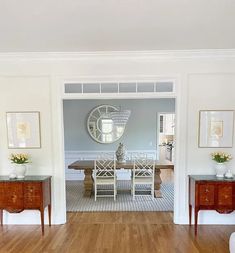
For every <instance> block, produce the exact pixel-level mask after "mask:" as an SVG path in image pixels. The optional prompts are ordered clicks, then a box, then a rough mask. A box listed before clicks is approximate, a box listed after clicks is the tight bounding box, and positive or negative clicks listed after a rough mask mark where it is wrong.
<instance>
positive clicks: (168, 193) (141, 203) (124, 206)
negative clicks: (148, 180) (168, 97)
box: [66, 180, 174, 212]
mask: <svg viewBox="0 0 235 253" xmlns="http://www.w3.org/2000/svg"><path fill="white" fill-rule="evenodd" d="M130 187H131V182H130V181H128V180H118V183H117V189H118V191H117V199H116V201H114V200H113V198H111V197H110V198H107V197H105V198H101V197H100V198H97V201H96V202H95V199H94V196H92V197H91V198H87V197H83V181H66V204H67V211H68V212H94V211H173V205H174V186H173V183H162V185H161V191H162V198H155V199H154V200H152V198H151V197H150V196H136V199H135V200H134V201H133V200H132V196H131V194H130V191H128V189H130Z"/></svg>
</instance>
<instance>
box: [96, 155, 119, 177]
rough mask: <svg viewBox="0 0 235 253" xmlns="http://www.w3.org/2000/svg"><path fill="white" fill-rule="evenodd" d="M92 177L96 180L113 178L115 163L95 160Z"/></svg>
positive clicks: (106, 160) (108, 160) (107, 160)
mask: <svg viewBox="0 0 235 253" xmlns="http://www.w3.org/2000/svg"><path fill="white" fill-rule="evenodd" d="M94 165H95V166H94V174H95V175H94V176H95V179H96V178H113V177H115V176H116V161H115V160H114V159H112V160H111V159H100V160H95V164H94Z"/></svg>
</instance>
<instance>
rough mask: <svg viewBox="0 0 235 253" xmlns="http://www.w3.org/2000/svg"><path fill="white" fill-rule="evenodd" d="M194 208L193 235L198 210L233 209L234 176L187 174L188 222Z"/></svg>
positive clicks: (226, 211)
mask: <svg viewBox="0 0 235 253" xmlns="http://www.w3.org/2000/svg"><path fill="white" fill-rule="evenodd" d="M192 208H194V220H195V227H194V230H195V235H197V223H198V212H199V211H200V210H216V211H217V212H218V213H231V212H232V211H234V210H235V178H232V179H226V178H217V177H216V176H210V175H204V176H200V175H198V176H191V175H190V176H189V224H190V225H191V218H192Z"/></svg>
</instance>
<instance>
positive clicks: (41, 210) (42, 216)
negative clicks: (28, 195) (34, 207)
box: [40, 208, 44, 235]
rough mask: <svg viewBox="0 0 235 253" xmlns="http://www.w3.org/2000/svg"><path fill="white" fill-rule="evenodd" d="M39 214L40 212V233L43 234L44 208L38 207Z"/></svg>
mask: <svg viewBox="0 0 235 253" xmlns="http://www.w3.org/2000/svg"><path fill="white" fill-rule="evenodd" d="M40 214H41V227H42V235H44V208H41V209H40Z"/></svg>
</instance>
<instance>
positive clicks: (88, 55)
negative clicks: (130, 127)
mask: <svg viewBox="0 0 235 253" xmlns="http://www.w3.org/2000/svg"><path fill="white" fill-rule="evenodd" d="M111 58H112V59H113V58H115V59H151V60H163V61H164V60H182V59H192V58H193V59H195V58H235V49H198V50H154V51H97V52H2V53H0V61H12V60H21V61H32V60H36V61H40V60H43V61H54V60H57V61H58V60H59V61H71V60H72V61H74V60H75V61H78V60H84V59H87V60H89V59H93V60H95V59H107V60H108V59H111Z"/></svg>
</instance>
